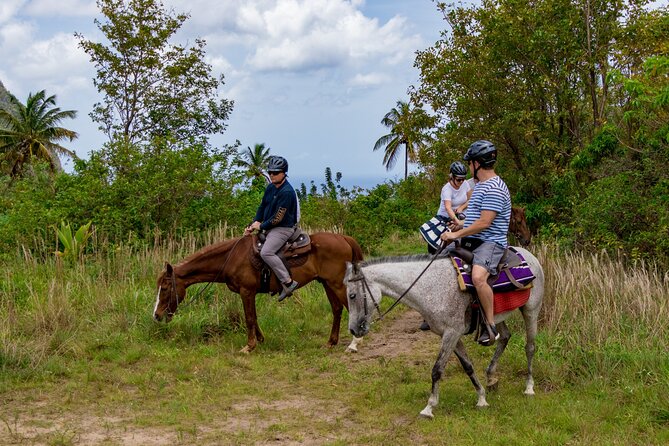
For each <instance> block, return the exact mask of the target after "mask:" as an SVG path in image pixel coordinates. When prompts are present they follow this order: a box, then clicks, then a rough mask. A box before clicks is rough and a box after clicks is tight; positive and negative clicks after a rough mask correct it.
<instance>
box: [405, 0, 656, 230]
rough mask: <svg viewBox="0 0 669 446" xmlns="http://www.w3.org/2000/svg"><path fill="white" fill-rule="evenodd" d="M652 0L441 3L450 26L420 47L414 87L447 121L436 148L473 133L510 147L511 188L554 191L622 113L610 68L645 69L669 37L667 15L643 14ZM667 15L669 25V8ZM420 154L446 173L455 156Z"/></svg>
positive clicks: (505, 158)
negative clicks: (644, 61) (643, 59)
mask: <svg viewBox="0 0 669 446" xmlns="http://www.w3.org/2000/svg"><path fill="white" fill-rule="evenodd" d="M647 3H648V2H647V1H646V0H639V1H634V2H630V3H627V2H620V1H618V0H578V1H574V0H539V1H530V0H483V2H482V4H481V5H480V6H468V7H462V6H452V5H446V4H444V3H439V6H440V8H441V9H442V13H443V15H444V18H445V20H446V22H447V23H448V25H449V28H448V30H446V31H444V32H443V34H442V35H443V38H442V39H441V40H439V41H438V42H436V43H435V45H434V46H432V47H431V48H428V49H426V50H425V51H421V52H419V53H418V56H417V58H416V62H415V65H416V66H417V67H418V68H419V70H420V72H421V81H420V85H419V86H418V87H417V88H415V89H413V91H412V98H413V99H414V100H415V101H417V102H422V103H426V104H428V105H429V106H430V107H431V108H432V109H433V110H434V111H435V112H436V114H437V117H438V119H439V122H442V123H446V124H445V125H444V126H443V127H441V128H440V129H438V132H437V135H438V138H439V142H438V143H437V144H434V145H433V146H432V147H433V149H432V150H437V149H438V150H442V151H447V150H453V148H454V147H458V148H460V152H462V151H464V149H465V148H466V147H467V146H468V145H469V144H470V143H471V142H472V141H473V140H476V139H480V138H486V139H489V140H491V141H493V142H494V143H495V144H496V145H497V147H498V149H499V150H500V152H501V156H500V159H499V163H498V166H499V170H500V172H502V173H503V174H504V175H505V180H506V181H507V182H508V183H509V186H510V188H511V190H514V191H517V192H518V193H521V192H522V194H523V195H524V196H525V197H527V198H529V199H531V200H537V199H541V198H543V197H545V196H547V195H550V194H551V193H552V191H551V187H552V186H551V184H553V183H554V180H555V179H558V178H561V177H563V176H564V175H565V174H566V173H567V171H568V170H569V169H570V168H571V161H572V158H573V157H574V156H575V155H576V154H578V153H580V152H581V150H582V149H583V148H584V147H586V146H587V145H589V144H590V142H591V141H592V140H593V138H595V137H596V136H597V135H598V134H599V133H600V131H601V130H602V127H603V126H604V125H605V124H606V123H607V122H609V120H610V119H611V117H612V115H613V114H615V112H616V110H618V107H619V104H618V103H616V102H615V101H613V100H612V98H611V90H610V88H611V81H610V79H609V76H608V74H609V73H610V72H611V70H612V69H614V68H618V67H620V68H622V67H625V68H626V69H627V70H629V69H632V70H633V71H636V72H638V67H639V65H638V63H639V55H645V54H647V53H648V51H657V50H658V49H660V48H661V45H658V44H657V43H655V44H652V43H650V42H651V41H652V40H653V39H658V40H662V39H666V38H665V37H658V36H663V35H664V34H666V32H665V31H663V29H664V28H666V25H662V21H661V20H656V22H657V23H655V24H653V23H654V22H651V21H648V20H646V19H645V18H644V17H646V13H644V12H642V11H643V6H644V5H645V4H647ZM660 15H661V14H660ZM664 17H665V20H664V23H666V12H665V14H664ZM645 25H652V26H651V29H652V30H651V31H648V28H649V26H645ZM637 36H640V37H642V38H641V39H640V40H639V41H638V42H637V40H636V37H637ZM665 47H666V45H665ZM634 64H636V68H628V67H633V66H634ZM420 159H421V162H425V163H433V162H434V160H438V161H440V162H443V163H444V164H443V165H441V166H438V167H437V169H434V170H442V171H443V170H446V169H447V167H448V164H446V163H448V162H449V161H451V158H450V157H448V156H445V155H443V154H442V155H436V156H435V154H434V153H428V154H426V155H425V156H423V154H421V156H420ZM564 211H565V209H555V210H554V212H553V215H554V216H555V217H556V218H560V217H559V216H560V215H567V214H566V213H565V212H564Z"/></svg>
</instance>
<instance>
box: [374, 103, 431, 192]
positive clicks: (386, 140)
mask: <svg viewBox="0 0 669 446" xmlns="http://www.w3.org/2000/svg"><path fill="white" fill-rule="evenodd" d="M433 122H434V119H433V118H431V117H430V116H429V115H428V114H427V113H425V111H424V110H423V109H422V108H415V107H414V108H412V107H411V105H409V104H408V103H406V102H404V101H397V106H396V107H395V108H393V109H391V110H390V111H389V112H388V113H386V115H385V116H384V117H383V119H382V120H381V124H383V125H384V126H386V127H388V128H389V129H390V133H389V134H387V135H384V136H382V137H380V138H379V139H378V140H377V141H376V143H375V144H374V150H375V151H376V150H378V149H380V148H382V147H383V148H385V154H384V156H383V165H384V166H386V170H390V169H392V168H393V167H394V166H395V163H396V162H397V159H398V158H399V155H400V148H401V147H402V146H404V179H405V180H406V179H407V176H408V174H409V161H411V162H415V161H416V159H417V158H418V149H419V148H421V147H424V146H425V145H426V144H427V142H428V141H429V137H428V136H427V135H426V133H425V132H426V130H427V129H429V128H430V127H432V125H433Z"/></svg>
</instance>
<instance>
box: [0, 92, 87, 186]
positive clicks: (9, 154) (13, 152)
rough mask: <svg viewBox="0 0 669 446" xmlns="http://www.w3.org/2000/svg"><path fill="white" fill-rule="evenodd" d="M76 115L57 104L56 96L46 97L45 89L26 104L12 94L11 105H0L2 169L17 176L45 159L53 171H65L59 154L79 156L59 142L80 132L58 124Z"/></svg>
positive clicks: (70, 138)
mask: <svg viewBox="0 0 669 446" xmlns="http://www.w3.org/2000/svg"><path fill="white" fill-rule="evenodd" d="M76 115H77V112H76V111H73V110H61V109H60V108H59V107H56V96H48V97H47V96H46V92H45V91H44V90H42V91H40V92H37V93H35V94H32V93H31V94H29V95H28V99H27V101H26V103H25V105H24V104H22V103H21V102H19V101H18V100H17V99H16V98H15V97H14V96H9V100H8V104H7V105H5V106H3V107H0V169H1V170H2V171H4V172H6V173H8V174H9V175H10V176H11V177H12V178H17V177H20V176H21V175H23V173H24V170H26V167H27V166H30V165H31V164H32V163H33V162H34V160H38V161H39V160H42V161H46V162H48V163H49V166H50V168H51V170H52V171H54V172H56V171H60V170H62V169H61V164H60V160H59V158H58V155H65V156H70V157H75V158H76V156H75V154H74V153H73V152H72V151H70V150H68V149H66V148H65V147H63V146H61V145H60V144H58V141H61V140H64V139H69V140H70V141H72V140H73V139H74V138H76V137H77V136H78V135H77V133H76V132H74V131H72V130H68V129H66V128H63V127H59V125H58V124H60V122H61V121H62V120H64V119H71V118H74V117H76Z"/></svg>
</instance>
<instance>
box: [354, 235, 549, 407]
mask: <svg viewBox="0 0 669 446" xmlns="http://www.w3.org/2000/svg"><path fill="white" fill-rule="evenodd" d="M516 249H517V250H518V251H519V252H520V253H521V255H522V256H523V257H524V258H525V260H526V261H527V263H528V264H529V265H530V268H531V269H532V271H533V273H534V275H535V276H536V279H535V280H534V282H533V285H534V286H533V288H532V290H531V292H530V297H529V300H528V301H527V302H526V303H525V305H523V306H522V307H521V308H520V312H521V313H522V315H523V318H524V320H525V335H526V342H525V354H526V357H527V379H526V382H525V394H527V395H533V394H534V379H533V378H532V358H533V357H534V351H535V342H534V339H535V336H536V334H537V320H538V318H539V311H540V309H541V303H542V299H543V294H544V273H543V269H542V268H541V265H540V264H539V260H537V258H536V257H535V256H534V255H532V254H531V253H530V252H528V251H527V250H525V249H523V248H516ZM430 260H432V256H428V255H419V256H404V257H385V258H380V259H372V260H369V261H367V262H361V263H357V264H352V263H347V269H346V275H345V276H344V284H345V285H346V287H347V296H348V309H349V325H348V326H349V329H350V331H351V333H352V334H353V335H354V336H357V337H362V336H364V335H366V334H367V332H368V331H369V328H370V323H371V321H372V317H373V315H374V310H375V309H376V310H377V311H378V309H379V302H380V301H381V296H382V295H383V296H388V297H390V298H392V299H394V300H397V299H398V298H399V297H400V296H401V295H402V294H403V293H404V292H405V291H406V290H407V289H408V288H409V285H410V284H411V283H413V281H414V280H415V279H416V278H417V277H418V276H419V275H420V274H421V272H423V270H425V268H426V267H427V266H428V264H429V262H430ZM401 302H402V303H404V304H406V305H408V306H409V307H411V308H413V309H414V310H416V311H418V312H419V313H420V314H421V315H422V316H423V318H424V319H425V320H426V321H427V322H428V324H430V329H431V330H432V331H433V332H434V333H436V334H437V335H439V336H441V349H440V351H439V355H438V357H437V360H436V362H435V364H434V366H433V368H432V392H431V394H430V397H429V399H428V402H427V406H426V407H425V408H424V409H423V410H422V411H421V412H420V414H421V415H422V416H424V417H427V418H433V417H434V415H433V413H432V411H433V409H434V408H435V407H436V406H437V404H438V403H439V381H440V380H441V378H442V376H443V373H444V368H445V366H446V362H447V360H448V358H449V356H450V355H451V353H452V352H455V355H456V356H457V358H458V359H459V360H460V364H462V367H463V369H464V370H465V372H466V373H467V375H468V376H469V379H470V380H471V382H472V384H473V385H474V388H475V389H476V392H477V394H478V402H477V406H478V407H485V406H487V405H488V403H487V401H486V397H485V389H484V388H483V386H482V385H481V383H480V382H479V380H478V378H477V377H476V374H475V373H474V367H473V366H472V363H471V361H470V359H469V357H468V356H467V352H466V351H465V346H464V344H463V342H462V339H461V338H462V336H463V335H464V334H465V333H466V332H467V329H468V328H469V315H470V313H471V305H470V304H471V302H472V296H471V295H470V294H469V293H467V292H463V291H460V288H459V286H458V283H457V273H456V271H455V268H454V267H453V265H452V263H451V260H450V259H449V258H448V257H439V258H437V259H436V260H435V261H434V262H433V263H432V264H431V265H430V266H429V268H428V269H427V270H426V271H425V273H424V274H423V276H422V277H421V278H420V279H419V280H418V281H417V282H416V283H415V285H414V286H413V287H412V288H411V289H410V290H409V292H408V293H407V294H406V295H405V296H404V297H403V298H402V301H401ZM512 313H513V311H507V312H505V313H500V314H497V315H495V323H496V324H497V329H498V331H499V333H500V338H499V340H498V343H497V348H496V350H495V353H494V355H493V357H492V360H491V361H490V365H489V366H488V369H487V385H488V387H492V386H494V385H496V384H497V377H496V373H495V372H496V369H497V362H498V360H499V358H500V356H501V355H502V353H503V352H504V349H505V348H506V345H507V343H508V342H509V338H510V337H511V333H510V332H509V329H508V328H507V326H506V323H505V322H504V320H505V319H507V318H508V317H509V315H511V314H512Z"/></svg>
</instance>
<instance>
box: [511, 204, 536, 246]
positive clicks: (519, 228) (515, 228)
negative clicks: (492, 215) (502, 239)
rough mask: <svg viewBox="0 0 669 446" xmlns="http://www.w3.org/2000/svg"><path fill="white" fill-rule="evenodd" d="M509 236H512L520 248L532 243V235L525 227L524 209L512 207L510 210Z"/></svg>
mask: <svg viewBox="0 0 669 446" xmlns="http://www.w3.org/2000/svg"><path fill="white" fill-rule="evenodd" d="M509 234H513V236H515V237H516V239H517V240H518V243H520V245H521V246H523V247H527V246H529V244H530V242H531V241H532V233H531V232H530V228H528V227H527V219H526V218H525V208H519V207H515V206H513V207H512V208H511V221H510V222H509Z"/></svg>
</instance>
